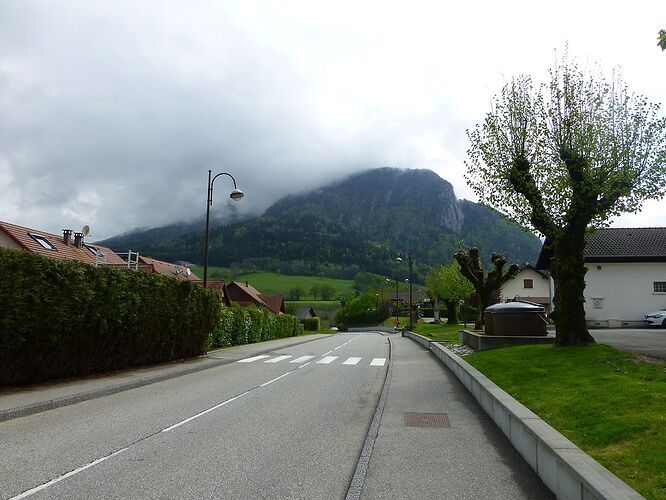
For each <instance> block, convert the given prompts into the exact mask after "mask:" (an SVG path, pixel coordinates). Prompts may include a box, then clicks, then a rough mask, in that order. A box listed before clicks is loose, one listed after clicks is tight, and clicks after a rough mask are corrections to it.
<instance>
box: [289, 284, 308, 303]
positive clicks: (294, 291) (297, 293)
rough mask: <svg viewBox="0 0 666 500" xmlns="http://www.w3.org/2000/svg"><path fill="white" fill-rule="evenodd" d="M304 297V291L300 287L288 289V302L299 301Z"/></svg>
mask: <svg viewBox="0 0 666 500" xmlns="http://www.w3.org/2000/svg"><path fill="white" fill-rule="evenodd" d="M304 295H305V289H304V288H303V287H302V286H294V287H291V288H290V289H289V300H301V297H302V296H304Z"/></svg>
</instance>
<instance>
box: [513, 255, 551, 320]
mask: <svg viewBox="0 0 666 500" xmlns="http://www.w3.org/2000/svg"><path fill="white" fill-rule="evenodd" d="M513 299H517V300H525V301H528V302H534V303H536V304H540V305H542V306H543V307H544V308H545V310H546V313H549V312H550V311H552V303H553V294H552V288H551V280H550V276H549V274H548V273H547V272H546V271H541V270H539V269H536V268H535V267H534V266H532V265H530V264H525V265H524V266H523V267H522V268H521V269H520V272H519V273H518V274H517V275H516V276H515V277H514V278H513V279H510V280H509V281H507V282H506V283H504V284H503V285H502V287H501V288H500V300H501V301H507V300H513Z"/></svg>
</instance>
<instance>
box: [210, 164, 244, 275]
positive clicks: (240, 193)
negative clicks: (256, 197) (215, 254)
mask: <svg viewBox="0 0 666 500" xmlns="http://www.w3.org/2000/svg"><path fill="white" fill-rule="evenodd" d="M211 175H212V171H211V170H209V171H208V198H207V200H206V239H205V240H204V278H203V286H204V288H207V286H208V233H209V226H210V207H211V206H212V205H213V183H214V182H215V179H217V178H218V177H219V176H220V175H226V176H228V177H231V180H232V181H234V188H233V190H232V191H231V193H230V194H229V198H231V199H232V200H234V201H239V200H240V199H241V198H242V197H243V196H244V194H243V191H241V190H240V189H238V186H236V179H234V176H233V175H231V174H228V173H226V172H220V173H219V174H216V175H215V177H213V178H211Z"/></svg>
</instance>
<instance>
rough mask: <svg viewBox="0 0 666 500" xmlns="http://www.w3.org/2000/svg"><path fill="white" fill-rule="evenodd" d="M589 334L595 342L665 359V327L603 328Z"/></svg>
mask: <svg viewBox="0 0 666 500" xmlns="http://www.w3.org/2000/svg"><path fill="white" fill-rule="evenodd" d="M590 334H592V336H593V337H594V340H596V341H597V342H599V343H601V344H607V345H609V346H612V347H615V348H616V349H620V350H622V351H630V352H635V353H637V354H642V355H644V356H650V357H652V358H659V359H666V328H637V329H633V328H617V329H615V328H608V329H606V328H604V329H598V330H590Z"/></svg>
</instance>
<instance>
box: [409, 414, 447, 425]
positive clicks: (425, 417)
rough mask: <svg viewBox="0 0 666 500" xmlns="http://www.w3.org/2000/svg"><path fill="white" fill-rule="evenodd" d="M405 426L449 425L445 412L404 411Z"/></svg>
mask: <svg viewBox="0 0 666 500" xmlns="http://www.w3.org/2000/svg"><path fill="white" fill-rule="evenodd" d="M405 427H451V424H450V423H449V417H448V416H447V415H446V413H405Z"/></svg>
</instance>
